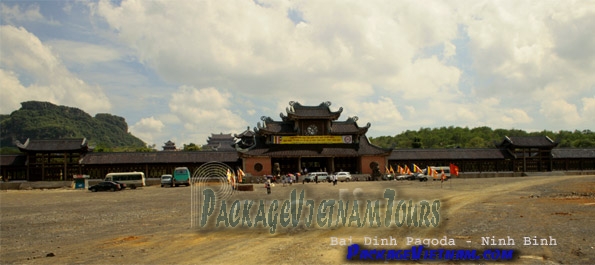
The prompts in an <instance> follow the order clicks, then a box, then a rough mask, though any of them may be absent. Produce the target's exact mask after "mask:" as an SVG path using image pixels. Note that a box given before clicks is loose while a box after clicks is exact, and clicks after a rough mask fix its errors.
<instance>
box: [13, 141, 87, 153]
mask: <svg viewBox="0 0 595 265" xmlns="http://www.w3.org/2000/svg"><path fill="white" fill-rule="evenodd" d="M15 143H16V146H17V147H18V148H19V150H21V152H30V153H35V152H37V153H58V152H87V151H89V147H88V146H87V139H86V138H75V139H52V140H31V139H27V141H25V143H24V144H23V143H21V142H20V141H18V140H17V141H16V142H15Z"/></svg>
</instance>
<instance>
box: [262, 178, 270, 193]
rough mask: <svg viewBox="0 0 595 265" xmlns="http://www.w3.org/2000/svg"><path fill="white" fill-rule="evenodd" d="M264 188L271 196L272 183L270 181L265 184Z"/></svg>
mask: <svg viewBox="0 0 595 265" xmlns="http://www.w3.org/2000/svg"><path fill="white" fill-rule="evenodd" d="M264 187H265V188H267V194H271V182H270V181H269V180H267V181H266V182H265V183H264Z"/></svg>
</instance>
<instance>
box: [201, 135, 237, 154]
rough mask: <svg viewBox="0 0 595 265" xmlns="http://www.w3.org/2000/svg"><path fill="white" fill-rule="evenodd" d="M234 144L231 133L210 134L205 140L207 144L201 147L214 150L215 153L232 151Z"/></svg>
mask: <svg viewBox="0 0 595 265" xmlns="http://www.w3.org/2000/svg"><path fill="white" fill-rule="evenodd" d="M234 144H235V140H234V137H233V136H231V133H226V134H223V133H219V134H211V136H209V138H208V139H207V144H206V145H204V146H203V148H204V149H210V150H216V151H234V150H235V148H233V146H234Z"/></svg>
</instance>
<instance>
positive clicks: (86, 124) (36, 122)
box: [0, 101, 146, 152]
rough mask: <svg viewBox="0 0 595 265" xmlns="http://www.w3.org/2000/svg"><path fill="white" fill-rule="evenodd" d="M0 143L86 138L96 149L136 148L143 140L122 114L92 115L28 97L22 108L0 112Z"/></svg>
mask: <svg viewBox="0 0 595 265" xmlns="http://www.w3.org/2000/svg"><path fill="white" fill-rule="evenodd" d="M0 123H1V124H0V126H1V133H2V134H1V146H2V147H5V146H14V144H13V142H14V141H15V140H19V141H21V142H24V141H26V140H27V138H30V139H36V140H40V139H61V138H87V140H88V141H89V145H90V146H96V150H99V152H108V151H113V150H114V149H116V148H121V149H124V150H129V151H135V150H136V149H139V148H140V149H142V148H146V144H145V143H144V142H143V141H142V140H140V139H138V138H137V137H135V136H133V135H131V134H130V133H129V132H128V125H127V124H126V121H125V120H124V118H122V117H118V116H114V115H111V114H97V115H95V117H91V116H90V115H89V114H87V113H85V112H84V111H82V110H80V109H77V108H72V107H66V106H56V105H54V104H52V103H49V102H39V101H27V102H23V103H21V109H19V110H17V111H14V112H13V113H11V114H10V115H2V116H0Z"/></svg>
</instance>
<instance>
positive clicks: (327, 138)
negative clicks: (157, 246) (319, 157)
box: [273, 135, 353, 144]
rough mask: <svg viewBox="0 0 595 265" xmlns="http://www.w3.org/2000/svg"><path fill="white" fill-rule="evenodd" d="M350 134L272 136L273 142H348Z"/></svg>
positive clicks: (351, 140) (350, 140)
mask: <svg viewBox="0 0 595 265" xmlns="http://www.w3.org/2000/svg"><path fill="white" fill-rule="evenodd" d="M352 142H353V139H352V138H351V135H313V136H303V135H298V136H273V143H275V144H350V143H352Z"/></svg>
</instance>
